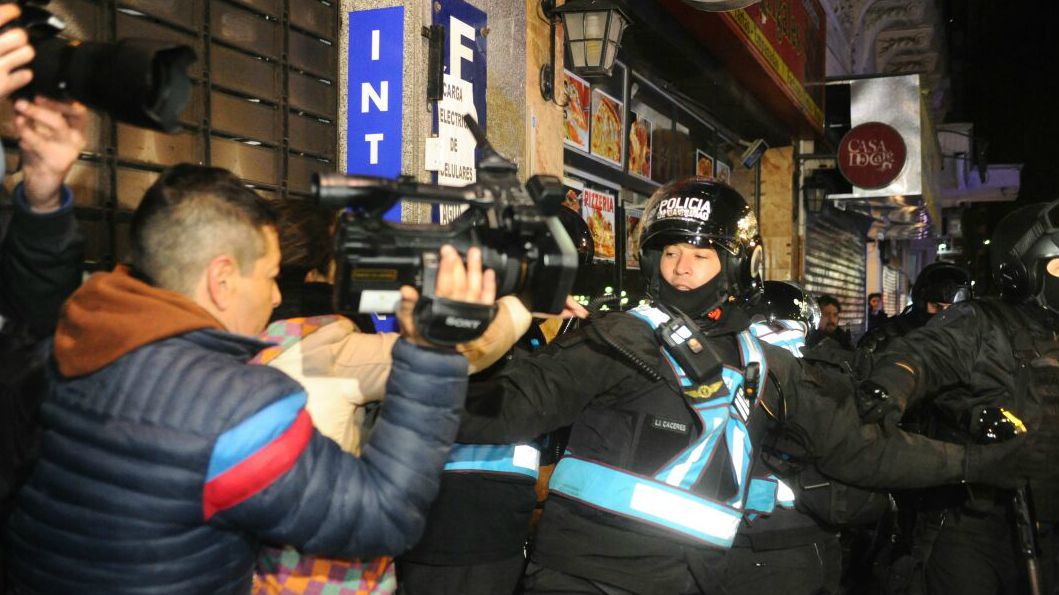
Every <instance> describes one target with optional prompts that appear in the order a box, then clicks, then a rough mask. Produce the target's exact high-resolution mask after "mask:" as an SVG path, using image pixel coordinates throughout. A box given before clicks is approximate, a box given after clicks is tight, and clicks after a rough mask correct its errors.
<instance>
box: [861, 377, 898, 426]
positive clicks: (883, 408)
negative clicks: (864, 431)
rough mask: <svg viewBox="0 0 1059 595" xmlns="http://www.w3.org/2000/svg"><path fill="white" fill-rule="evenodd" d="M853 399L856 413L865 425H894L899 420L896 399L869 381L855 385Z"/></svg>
mask: <svg viewBox="0 0 1059 595" xmlns="http://www.w3.org/2000/svg"><path fill="white" fill-rule="evenodd" d="M854 398H855V399H856V401H857V413H859V414H860V418H861V420H862V421H864V422H866V423H879V422H882V421H892V422H893V423H895V424H896V423H897V422H898V421H899V420H900V419H901V404H900V402H899V401H898V399H895V398H893V397H892V396H891V395H890V393H889V392H887V390H886V389H885V388H883V387H882V386H879V385H878V384H876V383H874V382H872V381H871V380H865V381H864V382H861V383H860V384H859V385H857V391H856V393H854Z"/></svg>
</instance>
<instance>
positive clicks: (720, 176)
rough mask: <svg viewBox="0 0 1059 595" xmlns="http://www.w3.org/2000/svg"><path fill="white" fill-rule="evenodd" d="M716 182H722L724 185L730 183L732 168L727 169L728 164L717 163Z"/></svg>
mask: <svg viewBox="0 0 1059 595" xmlns="http://www.w3.org/2000/svg"><path fill="white" fill-rule="evenodd" d="M716 169H717V181H719V182H724V183H725V184H731V183H732V168H731V167H728V164H727V163H725V162H723V161H718V162H717V168H716Z"/></svg>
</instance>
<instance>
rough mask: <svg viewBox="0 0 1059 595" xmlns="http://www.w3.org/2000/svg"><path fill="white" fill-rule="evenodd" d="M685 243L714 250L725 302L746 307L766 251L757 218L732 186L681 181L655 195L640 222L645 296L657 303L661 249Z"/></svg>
mask: <svg viewBox="0 0 1059 595" xmlns="http://www.w3.org/2000/svg"><path fill="white" fill-rule="evenodd" d="M680 243H687V244H691V245H693V246H698V247H700V248H705V247H710V248H714V249H716V250H717V256H718V257H719V259H720V261H721V273H720V275H721V282H722V283H723V286H722V287H721V290H722V292H723V294H724V295H725V296H727V299H728V300H729V301H737V300H742V301H746V300H749V299H750V298H752V297H753V296H754V295H755V294H756V293H757V292H759V291H760V290H761V283H762V278H763V277H764V256H765V254H764V248H763V246H762V243H761V236H760V235H759V234H758V226H757V218H756V217H755V216H754V211H753V210H752V209H751V208H750V206H749V205H747V203H746V200H744V199H743V197H742V196H741V195H740V194H739V193H738V192H736V191H735V189H733V188H732V187H731V186H728V185H727V184H723V183H721V182H718V181H716V180H711V179H705V178H684V179H681V180H677V181H674V182H670V183H668V184H666V185H665V186H662V187H661V188H659V189H658V190H656V191H655V193H654V194H653V195H651V198H650V199H649V200H648V201H647V204H646V205H645V206H644V213H643V218H642V219H641V220H640V255H639V256H640V272H641V274H642V275H643V277H644V281H645V283H646V285H647V287H646V290H647V294H648V295H649V296H651V297H652V298H655V299H657V298H658V296H659V283H660V282H661V281H660V279H661V275H660V271H659V264H660V261H661V254H662V249H663V248H665V247H666V246H669V245H671V244H680Z"/></svg>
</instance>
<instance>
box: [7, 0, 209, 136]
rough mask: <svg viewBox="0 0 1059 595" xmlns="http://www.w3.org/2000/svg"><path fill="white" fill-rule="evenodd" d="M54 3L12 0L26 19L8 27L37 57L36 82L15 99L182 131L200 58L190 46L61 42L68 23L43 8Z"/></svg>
mask: <svg viewBox="0 0 1059 595" xmlns="http://www.w3.org/2000/svg"><path fill="white" fill-rule="evenodd" d="M48 2H49V0H7V1H0V4H17V5H18V6H19V8H20V9H21V10H22V15H21V16H20V17H19V18H18V19H16V20H15V21H13V22H11V23H9V24H8V25H7V26H6V27H5V28H4V30H6V29H8V28H17V27H21V28H23V29H25V30H26V33H27V34H28V36H29V42H30V45H32V46H33V49H34V51H35V52H36V56H35V57H34V58H33V62H32V63H31V64H30V65H29V68H30V69H31V70H32V71H33V80H32V81H30V83H29V84H28V85H26V86H25V87H24V88H22V89H20V90H18V91H17V92H16V93H15V95H16V96H19V97H33V96H34V95H44V96H47V97H51V98H52V99H57V100H60V101H70V100H76V101H80V102H81V103H83V104H85V105H87V106H88V107H90V108H93V109H96V110H99V111H103V112H106V113H108V114H110V115H111V116H113V117H114V118H115V119H117V120H119V121H122V122H125V123H128V124H132V125H134V126H140V127H142V128H150V129H154V130H160V131H162V132H176V131H177V130H179V129H180V125H179V124H178V122H177V118H178V117H179V116H180V113H181V112H183V111H184V108H185V107H186V106H187V103H188V100H189V99H190V98H191V81H190V80H189V79H188V76H187V73H186V69H187V67H188V66H189V65H190V64H191V63H193V62H194V61H195V59H196V57H195V51H194V50H192V49H191V48H190V47H188V46H186V45H177V44H173V43H170V42H164V41H158V40H153V39H132V38H130V39H122V40H120V41H118V42H117V43H97V42H87V41H78V40H73V39H63V38H60V37H58V35H59V33H61V32H62V31H63V30H64V29H65V28H66V22H65V21H64V20H63V19H62V18H61V17H59V16H57V15H55V14H52V13H51V12H48V11H47V10H45V9H44V8H43V6H45V5H46V4H48Z"/></svg>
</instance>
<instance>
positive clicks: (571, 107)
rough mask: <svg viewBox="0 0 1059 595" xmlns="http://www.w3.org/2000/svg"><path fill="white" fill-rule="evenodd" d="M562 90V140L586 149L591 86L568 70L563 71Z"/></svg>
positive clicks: (583, 149)
mask: <svg viewBox="0 0 1059 595" xmlns="http://www.w3.org/2000/svg"><path fill="white" fill-rule="evenodd" d="M563 72H564V73H565V75H566V76H565V77H564V78H563V91H564V92H565V93H566V107H565V108H563V123H564V124H565V128H566V135H565V137H564V139H563V140H564V142H565V143H566V144H568V145H570V146H572V147H575V148H578V149H580V150H582V151H586V152H587V151H588V110H589V106H590V105H591V104H590V101H591V86H590V85H589V84H588V82H587V81H585V80H584V79H581V78H579V77H578V76H577V75H575V74H574V73H572V72H570V71H569V70H565V71H563Z"/></svg>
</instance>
